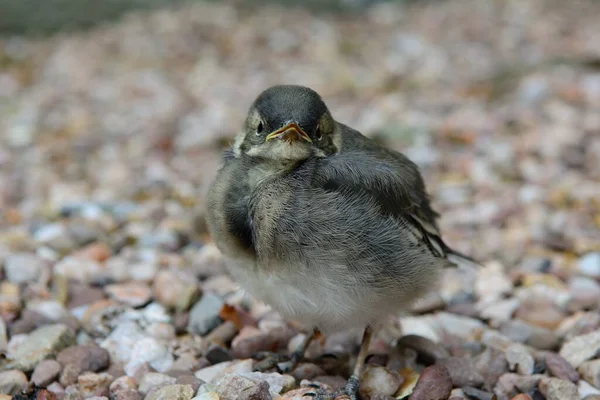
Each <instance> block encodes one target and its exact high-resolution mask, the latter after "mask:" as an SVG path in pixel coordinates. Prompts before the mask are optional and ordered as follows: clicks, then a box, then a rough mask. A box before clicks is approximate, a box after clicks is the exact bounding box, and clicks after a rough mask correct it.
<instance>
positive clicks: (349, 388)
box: [304, 375, 360, 400]
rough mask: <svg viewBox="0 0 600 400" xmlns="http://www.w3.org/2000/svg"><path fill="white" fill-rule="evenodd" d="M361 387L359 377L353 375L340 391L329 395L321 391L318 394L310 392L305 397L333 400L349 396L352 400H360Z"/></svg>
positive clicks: (315, 399) (317, 399)
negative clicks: (359, 391) (359, 389)
mask: <svg viewBox="0 0 600 400" xmlns="http://www.w3.org/2000/svg"><path fill="white" fill-rule="evenodd" d="M359 387H360V380H359V378H358V376H356V375H352V376H351V377H350V378H349V379H348V382H346V385H345V386H344V387H343V388H341V389H340V390H337V391H335V392H332V393H327V392H326V391H325V390H323V389H319V390H317V391H316V392H308V393H306V394H305V395H304V396H307V397H312V398H313V399H314V400H333V399H336V398H338V397H341V396H347V397H348V398H349V399H350V400H358V388H359Z"/></svg>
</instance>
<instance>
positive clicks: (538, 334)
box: [500, 319, 560, 350]
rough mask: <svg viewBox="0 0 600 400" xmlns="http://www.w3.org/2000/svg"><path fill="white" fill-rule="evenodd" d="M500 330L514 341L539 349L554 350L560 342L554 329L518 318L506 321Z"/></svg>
mask: <svg viewBox="0 0 600 400" xmlns="http://www.w3.org/2000/svg"><path fill="white" fill-rule="evenodd" d="M500 332H501V333H502V334H503V335H505V336H507V337H508V338H510V339H512V340H514V341H515V342H520V343H523V344H526V345H528V346H531V347H534V348H536V349H539V350H554V349H555V348H556V347H557V346H558V344H559V343H560V337H559V336H558V335H557V334H556V333H555V332H554V331H551V330H549V329H545V328H539V327H537V326H533V325H531V324H528V323H527V322H525V321H521V320H519V319H514V320H510V321H506V323H504V324H503V325H502V326H501V328H500Z"/></svg>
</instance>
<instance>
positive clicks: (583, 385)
mask: <svg viewBox="0 0 600 400" xmlns="http://www.w3.org/2000/svg"><path fill="white" fill-rule="evenodd" d="M577 390H578V391H579V398H581V399H585V398H586V397H587V396H599V397H600V389H598V388H597V387H595V386H592V385H590V384H589V383H587V382H586V381H584V380H583V379H582V380H580V381H579V382H577Z"/></svg>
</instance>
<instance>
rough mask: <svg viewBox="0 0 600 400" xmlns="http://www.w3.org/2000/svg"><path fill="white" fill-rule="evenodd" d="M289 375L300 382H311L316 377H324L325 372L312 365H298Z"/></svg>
mask: <svg viewBox="0 0 600 400" xmlns="http://www.w3.org/2000/svg"><path fill="white" fill-rule="evenodd" d="M291 375H292V376H293V377H294V378H296V380H297V381H298V382H300V381H302V380H303V379H308V380H311V379H314V378H316V377H317V376H321V375H325V371H324V370H323V369H322V368H321V367H319V366H318V365H316V364H313V363H299V364H298V365H297V366H296V368H294V370H293V371H292V372H291Z"/></svg>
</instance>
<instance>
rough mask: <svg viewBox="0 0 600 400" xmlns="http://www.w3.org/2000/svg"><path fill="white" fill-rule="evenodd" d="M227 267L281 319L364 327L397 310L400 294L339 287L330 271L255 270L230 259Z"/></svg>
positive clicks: (326, 327) (327, 327)
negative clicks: (326, 273) (278, 271)
mask: <svg viewBox="0 0 600 400" xmlns="http://www.w3.org/2000/svg"><path fill="white" fill-rule="evenodd" d="M228 267H229V270H230V272H231V274H232V275H233V277H234V279H235V280H236V281H237V282H238V284H239V285H240V286H241V287H242V288H243V289H245V290H246V291H247V292H248V293H249V294H250V295H251V296H253V297H254V298H256V299H258V300H261V301H263V302H265V303H266V304H269V305H270V306H272V307H273V308H275V309H276V310H277V311H278V312H279V313H280V314H281V315H282V316H283V317H284V318H285V319H287V320H294V321H298V322H300V323H301V324H303V325H304V326H305V327H306V328H307V329H310V328H313V327H315V326H316V327H318V328H319V329H320V330H321V331H322V332H323V333H331V332H335V331H341V330H346V329H350V328H357V327H358V328H364V327H365V325H367V324H374V323H376V322H377V321H378V320H380V319H382V318H384V317H385V316H387V315H388V314H389V313H390V312H393V311H398V307H401V306H402V305H403V304H402V303H403V301H402V299H401V298H402V296H400V295H396V296H394V295H393V294H391V296H389V297H388V296H381V295H378V296H376V294H375V293H374V291H373V290H371V288H369V287H367V286H365V285H360V284H357V285H355V286H353V287H352V288H346V289H345V290H342V287H341V286H340V281H339V279H337V278H336V276H335V274H333V275H332V274H331V271H332V270H335V268H331V267H330V268H328V271H329V274H328V275H324V274H318V275H313V276H305V275H303V274H302V272H303V271H306V269H303V268H289V267H288V268H285V270H286V271H288V273H287V274H285V275H284V274H281V273H270V274H268V273H262V272H257V271H256V270H255V269H253V267H252V266H251V265H249V264H248V263H242V262H240V261H233V260H230V261H229V262H228Z"/></svg>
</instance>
